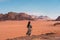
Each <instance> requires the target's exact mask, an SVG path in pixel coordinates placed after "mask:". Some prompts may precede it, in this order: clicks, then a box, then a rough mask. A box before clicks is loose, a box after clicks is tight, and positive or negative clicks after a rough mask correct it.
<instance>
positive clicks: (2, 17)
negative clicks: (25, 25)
mask: <svg viewBox="0 0 60 40" xmlns="http://www.w3.org/2000/svg"><path fill="white" fill-rule="evenodd" d="M38 19H43V20H51V18H49V17H48V16H35V15H28V14H26V13H16V12H8V13H7V14H0V20H38Z"/></svg>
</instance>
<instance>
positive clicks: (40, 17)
mask: <svg viewBox="0 0 60 40" xmlns="http://www.w3.org/2000/svg"><path fill="white" fill-rule="evenodd" d="M38 19H43V20H51V18H49V17H48V16H39V17H38Z"/></svg>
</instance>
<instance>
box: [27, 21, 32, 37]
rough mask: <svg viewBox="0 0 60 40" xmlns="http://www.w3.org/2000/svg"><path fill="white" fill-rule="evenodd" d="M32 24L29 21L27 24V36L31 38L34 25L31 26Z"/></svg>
mask: <svg viewBox="0 0 60 40" xmlns="http://www.w3.org/2000/svg"><path fill="white" fill-rule="evenodd" d="M30 23H31V22H30V21H29V22H28V24H27V28H28V30H27V33H26V35H28V36H30V35H31V31H32V25H31V24H30Z"/></svg>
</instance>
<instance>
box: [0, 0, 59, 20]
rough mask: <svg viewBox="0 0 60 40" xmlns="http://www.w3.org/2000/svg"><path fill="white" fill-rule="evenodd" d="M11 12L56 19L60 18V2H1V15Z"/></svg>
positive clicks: (36, 0)
mask: <svg viewBox="0 0 60 40" xmlns="http://www.w3.org/2000/svg"><path fill="white" fill-rule="evenodd" d="M11 11H12V12H25V13H27V14H31V15H37V16H40V15H44V16H49V17H50V18H54V19H55V18H57V17H58V16H60V0H0V13H3V14H5V13H8V12H11Z"/></svg>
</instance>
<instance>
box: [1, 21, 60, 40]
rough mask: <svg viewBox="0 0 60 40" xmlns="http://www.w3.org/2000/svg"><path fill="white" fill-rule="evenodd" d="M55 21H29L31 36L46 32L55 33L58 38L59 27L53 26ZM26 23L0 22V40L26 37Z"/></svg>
mask: <svg viewBox="0 0 60 40" xmlns="http://www.w3.org/2000/svg"><path fill="white" fill-rule="evenodd" d="M55 22H57V21H43V20H36V21H31V25H32V34H31V35H40V34H44V33H48V32H55V33H57V35H58V36H60V25H57V26H53V24H54V23H55ZM27 23H28V21H26V20H24V21H0V40H5V39H7V38H14V37H20V36H26V32H27V27H26V26H27Z"/></svg>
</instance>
